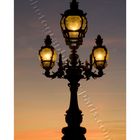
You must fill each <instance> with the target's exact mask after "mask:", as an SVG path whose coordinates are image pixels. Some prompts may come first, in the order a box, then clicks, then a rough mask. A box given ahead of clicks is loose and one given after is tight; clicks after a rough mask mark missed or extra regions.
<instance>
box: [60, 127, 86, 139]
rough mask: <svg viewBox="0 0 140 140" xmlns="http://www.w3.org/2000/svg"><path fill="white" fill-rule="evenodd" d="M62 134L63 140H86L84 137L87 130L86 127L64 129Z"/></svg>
mask: <svg viewBox="0 0 140 140" xmlns="http://www.w3.org/2000/svg"><path fill="white" fill-rule="evenodd" d="M62 133H63V134H64V136H63V137H62V140H86V138H85V136H84V134H85V133H86V129H85V128H84V127H77V128H76V127H75V128H74V127H64V128H63V129H62Z"/></svg>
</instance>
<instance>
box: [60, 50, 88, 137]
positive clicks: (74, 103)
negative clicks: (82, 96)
mask: <svg viewBox="0 0 140 140" xmlns="http://www.w3.org/2000/svg"><path fill="white" fill-rule="evenodd" d="M78 58H79V56H78V55H77V54H76V51H74V50H73V51H72V54H71V55H70V60H71V62H70V64H71V65H70V66H68V69H67V70H66V73H67V76H66V78H67V80H68V81H69V84H68V86H69V88H70V94H71V95H70V105H69V109H68V110H67V111H66V116H65V120H66V123H67V125H68V126H67V127H65V128H63V129H62V133H63V134H64V136H63V137H62V140H86V138H85V136H84V134H85V133H86V129H85V128H84V127H80V124H81V123H82V111H81V110H80V109H79V106H78V97H77V92H78V87H79V86H80V84H79V83H78V82H79V81H80V79H81V73H82V71H81V69H80V68H79V67H78V66H77V64H78V62H77V60H78Z"/></svg>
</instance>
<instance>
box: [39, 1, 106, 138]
mask: <svg viewBox="0 0 140 140" xmlns="http://www.w3.org/2000/svg"><path fill="white" fill-rule="evenodd" d="M60 26H61V29H62V33H63V36H64V38H65V41H66V44H67V45H68V46H69V47H70V49H71V54H70V55H69V58H68V59H67V60H66V61H65V62H63V61H62V55H61V54H59V62H58V70H57V71H56V72H51V69H52V68H53V66H54V65H55V61H56V57H57V55H56V51H55V49H54V48H53V47H52V45H51V44H52V40H51V38H50V36H49V35H48V36H47V37H46V39H45V46H43V47H42V48H41V50H40V51H39V58H40V61H41V65H42V67H43V68H44V69H45V76H46V77H49V78H52V79H54V78H60V79H66V80H68V81H69V83H68V86H69V88H70V93H71V96H70V106H69V109H68V110H67V111H66V117H65V120H66V123H67V124H68V126H67V127H65V128H63V129H62V133H63V134H64V136H63V137H62V140H86V138H85V136H84V134H85V133H86V129H85V128H84V127H81V126H80V124H81V123H82V116H83V115H82V111H81V110H80V109H79V106H78V98H77V91H78V87H79V86H80V84H79V81H80V80H81V79H86V80H89V79H90V78H91V77H92V78H94V79H95V78H99V77H101V76H103V74H104V73H103V69H104V68H105V67H106V66H107V59H108V51H107V49H106V47H105V46H103V45H102V44H103V39H102V38H101V36H100V35H98V36H97V39H96V41H95V43H96V46H94V47H93V50H92V52H91V54H90V57H89V62H88V61H86V62H85V63H82V62H81V60H80V59H79V55H78V54H77V51H76V50H77V49H78V47H79V46H80V45H82V42H83V38H84V36H85V33H86V32H87V28H88V27H87V19H86V14H85V13H84V12H83V11H82V10H79V9H78V2H76V0H73V1H72V2H71V4H70V9H69V10H67V11H65V12H64V14H62V18H61V21H60ZM93 67H94V68H96V69H97V70H98V72H96V71H93Z"/></svg>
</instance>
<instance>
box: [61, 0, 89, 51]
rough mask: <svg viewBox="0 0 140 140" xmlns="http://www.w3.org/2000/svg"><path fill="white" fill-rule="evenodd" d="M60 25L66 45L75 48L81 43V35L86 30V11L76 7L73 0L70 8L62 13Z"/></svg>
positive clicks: (83, 34)
mask: <svg viewBox="0 0 140 140" xmlns="http://www.w3.org/2000/svg"><path fill="white" fill-rule="evenodd" d="M60 26H61V29H62V33H63V36H64V38H65V41H66V44H67V45H68V46H70V47H72V48H75V49H77V48H78V47H79V45H82V42H83V37H85V33H86V32H87V18H86V13H84V12H83V11H82V10H79V9H78V2H76V0H73V1H72V2H71V4H70V9H69V10H66V11H65V12H64V14H62V18H61V21H60Z"/></svg>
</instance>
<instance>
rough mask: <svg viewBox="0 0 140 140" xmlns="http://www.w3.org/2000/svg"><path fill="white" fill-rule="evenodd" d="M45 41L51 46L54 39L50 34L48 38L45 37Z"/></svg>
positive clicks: (46, 44)
mask: <svg viewBox="0 0 140 140" xmlns="http://www.w3.org/2000/svg"><path fill="white" fill-rule="evenodd" d="M44 43H45V46H47V47H49V46H51V44H52V39H51V37H50V35H47V36H46V38H45V39H44Z"/></svg>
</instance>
